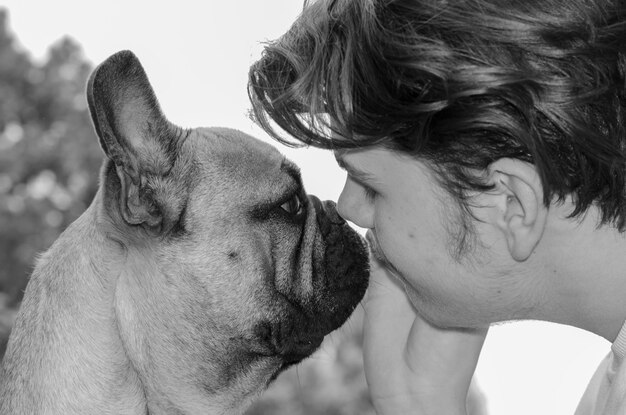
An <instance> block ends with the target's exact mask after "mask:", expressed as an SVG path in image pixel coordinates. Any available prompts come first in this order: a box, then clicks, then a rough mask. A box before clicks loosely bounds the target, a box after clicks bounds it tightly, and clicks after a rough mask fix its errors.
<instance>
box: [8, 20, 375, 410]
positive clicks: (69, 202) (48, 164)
mask: <svg viewBox="0 0 626 415" xmlns="http://www.w3.org/2000/svg"><path fill="white" fill-rule="evenodd" d="M91 70H92V67H91V65H90V64H89V63H88V61H87V60H86V59H85V58H84V57H83V53H82V50H81V47H80V46H79V45H78V44H77V43H76V42H74V41H73V40H71V39H69V38H65V39H62V40H60V41H58V42H56V43H55V44H53V45H52V46H51V48H50V49H49V53H48V56H47V58H46V59H45V61H44V62H41V63H37V62H34V61H33V60H32V59H31V57H30V56H29V55H28V54H27V53H26V52H24V51H22V50H20V48H19V47H18V45H17V44H16V40H15V38H14V36H13V35H12V33H11V31H10V29H9V26H8V13H7V12H6V11H5V10H3V9H1V8H0V358H1V356H2V355H3V354H4V349H5V346H6V339H7V337H8V333H9V331H10V327H11V325H12V323H13V319H14V316H15V313H16V309H17V308H18V307H19V302H20V301H21V299H22V295H23V290H24V288H25V287H26V283H27V282H28V276H29V274H30V272H31V270H32V267H33V264H34V262H35V258H36V255H37V254H38V253H40V252H42V251H44V250H45V249H47V248H48V247H49V246H50V245H51V244H52V242H53V241H54V240H55V239H56V238H57V237H58V236H59V234H60V233H61V232H62V231H63V229H64V228H65V227H66V226H67V225H68V224H70V223H71V222H72V221H73V220H74V219H76V218H77V217H78V216H79V215H80V214H81V213H82V212H83V211H84V210H85V209H86V207H87V206H88V204H89V203H90V202H91V200H92V198H93V196H94V194H95V191H96V188H97V182H98V175H99V167H100V164H101V161H102V157H103V153H102V151H101V150H100V148H99V145H98V142H97V139H96V136H95V133H94V131H93V128H92V126H91V121H90V117H89V114H88V109H87V101H86V98H85V85H86V82H87V79H88V76H89V74H90V72H91ZM354 318H355V319H356V321H353V323H352V324H349V325H347V326H348V327H349V329H343V330H340V331H338V332H335V333H333V334H331V335H330V336H329V338H328V339H327V341H326V342H325V343H324V344H323V346H322V348H321V350H320V351H318V352H317V353H316V354H315V355H314V356H313V357H311V358H309V359H307V360H306V361H305V362H303V363H302V364H300V365H297V366H296V367H294V368H291V369H289V370H288V371H286V372H285V373H283V374H282V375H281V376H279V377H278V379H277V380H276V381H275V382H274V383H273V384H272V385H271V386H270V388H269V390H268V391H267V392H266V393H265V394H264V395H263V396H262V397H261V399H259V400H258V402H256V403H255V405H254V406H253V407H252V408H251V409H250V410H249V411H248V412H247V415H265V414H272V415H369V414H374V411H373V409H372V407H371V404H370V402H369V397H368V394H367V388H366V385H365V378H364V375H363V367H362V358H361V337H360V336H361V332H360V327H361V323H360V322H359V321H358V319H359V318H360V317H359V314H358V313H357V315H356V316H355V317H354Z"/></svg>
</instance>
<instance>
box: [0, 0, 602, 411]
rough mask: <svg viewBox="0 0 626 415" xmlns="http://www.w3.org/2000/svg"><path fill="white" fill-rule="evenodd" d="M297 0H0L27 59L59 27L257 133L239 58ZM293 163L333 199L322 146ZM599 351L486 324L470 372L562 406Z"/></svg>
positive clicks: (578, 390) (539, 407) (172, 111)
mask: <svg viewBox="0 0 626 415" xmlns="http://www.w3.org/2000/svg"><path fill="white" fill-rule="evenodd" d="M301 3H302V2H301V0H231V1H228V0H221V1H216V0H213V1H190V0H177V1H176V2H156V1H151V2H149V1H132V0H108V1H98V2H95V1H88V0H55V1H43V0H40V1H34V0H0V7H3V6H4V7H6V8H8V10H9V19H10V26H11V27H12V28H13V31H14V32H15V33H16V35H17V38H18V40H19V41H20V43H21V45H22V46H23V47H24V48H25V49H26V50H28V51H29V52H30V53H31V54H32V56H34V57H35V58H42V57H43V56H45V53H46V50H47V48H48V46H49V45H50V44H51V43H53V42H55V41H57V40H58V39H60V38H61V37H63V36H66V35H67V36H70V37H72V38H74V39H75V40H77V41H78V42H79V43H80V44H81V45H82V46H83V48H84V52H85V56H86V57H87V58H88V59H89V60H90V61H92V62H93V63H94V64H97V63H99V62H101V61H102V60H104V59H105V58H106V57H107V56H109V55H111V54H113V53H115V52H117V51H119V50H122V49H130V50H132V51H133V52H134V53H135V54H136V55H137V56H138V57H139V59H140V60H141V62H142V64H143V66H144V68H145V70H146V72H147V73H148V76H149V77H150V80H151V83H152V85H153V87H154V89H155V92H156V95H157V97H158V98H159V101H160V103H161V106H162V107H163V110H164V112H165V114H166V115H167V116H168V118H169V119H170V120H172V121H173V122H175V123H177V124H179V125H181V126H185V127H196V126H214V125H221V126H228V127H234V128H238V129H240V130H243V131H245V132H248V133H251V134H253V135H256V136H258V137H260V138H262V139H265V140H268V139H267V137H266V136H265V135H264V134H263V133H261V132H260V131H259V129H258V128H256V127H255V126H253V125H252V123H251V121H250V120H249V119H248V118H247V117H246V111H247V109H248V98H247V94H246V77H247V71H248V66H249V65H250V63H251V62H253V61H254V60H255V59H256V58H257V57H258V56H259V54H260V51H261V49H262V45H261V42H263V41H265V40H269V39H273V38H275V37H277V36H279V35H280V34H281V33H282V32H284V31H285V30H286V29H287V28H288V27H289V25H290V24H291V22H292V21H293V19H295V17H296V16H297V15H298V13H299V12H300V10H301V7H302V5H301ZM280 150H281V151H282V152H283V153H285V154H287V155H288V156H289V157H290V158H291V159H292V160H293V161H295V162H296V163H297V164H299V165H300V166H301V168H302V172H303V177H304V181H305V185H306V187H307V190H308V191H309V192H310V193H314V194H316V195H318V196H319V197H320V198H322V199H335V200H336V198H337V196H338V195H339V193H340V191H341V186H342V184H343V179H344V174H343V173H342V172H341V171H340V170H339V169H338V168H337V167H336V166H335V162H334V158H333V157H332V154H329V153H326V152H322V151H317V150H312V149H308V150H290V149H287V148H284V147H282V148H280ZM608 350H609V344H608V343H607V342H606V341H604V340H603V339H600V338H598V337H596V336H594V335H592V334H589V333H584V332H582V331H580V330H577V329H573V328H568V327H564V326H557V325H553V324H546V323H537V322H524V323H510V324H505V325H502V326H498V327H494V328H492V329H491V330H490V334H489V337H488V339H487V342H486V344H485V347H484V349H483V354H482V356H481V360H480V362H479V367H478V370H477V376H478V380H479V383H480V384H481V386H482V388H483V390H484V392H485V394H486V395H487V398H488V401H489V405H490V413H491V414H495V415H518V414H519V415H529V414H533V415H535V414H539V415H541V414H546V415H560V414H572V413H573V411H574V409H575V407H576V404H577V402H578V399H579V397H580V395H581V394H582V392H583V390H584V388H585V386H586V384H587V381H588V379H589V378H590V377H591V375H592V373H593V371H594V370H595V368H596V366H597V364H598V363H599V361H600V360H601V359H602V357H604V355H605V354H606V353H607V352H608Z"/></svg>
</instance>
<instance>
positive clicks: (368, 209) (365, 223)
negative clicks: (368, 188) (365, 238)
mask: <svg viewBox="0 0 626 415" xmlns="http://www.w3.org/2000/svg"><path fill="white" fill-rule="evenodd" d="M356 187H357V186H356V185H355V184H354V183H351V182H350V180H349V179H348V180H346V184H345V185H344V188H343V190H342V191H341V195H339V200H337V212H338V213H339V216H341V217H342V218H344V219H345V220H347V221H350V222H352V223H354V224H355V225H356V226H358V227H360V228H364V229H372V228H373V227H374V208H373V204H372V203H371V202H368V201H367V200H365V198H364V197H363V196H362V193H363V192H362V190H361V189H357V188H356ZM360 190H361V191H360Z"/></svg>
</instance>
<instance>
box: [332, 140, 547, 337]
mask: <svg viewBox="0 0 626 415" xmlns="http://www.w3.org/2000/svg"><path fill="white" fill-rule="evenodd" d="M335 156H336V158H337V161H338V163H339V165H340V166H341V167H343V168H344V169H346V171H347V172H348V176H347V178H346V183H345V187H344V189H343V191H342V193H341V196H340V197H339V201H338V210H339V213H340V214H341V215H342V216H343V217H344V218H345V219H347V220H349V221H351V222H353V223H354V224H356V225H357V226H359V227H362V228H366V229H369V232H368V240H369V241H370V245H371V246H372V251H373V254H374V255H375V256H376V257H378V258H379V259H381V260H382V262H383V263H385V264H386V265H387V267H388V268H389V269H391V270H392V271H394V273H395V274H396V275H398V277H400V278H401V280H402V281H403V282H404V285H405V288H406V291H407V294H408V296H409V298H410V300H411V302H412V303H413V305H414V306H415V308H416V309H417V311H418V312H419V313H420V314H421V315H422V316H423V317H424V318H426V319H427V320H429V321H430V322H431V323H433V324H435V325H438V326H441V327H478V326H484V325H486V324H489V323H492V322H495V321H502V320H509V319H513V318H524V316H525V315H526V314H527V312H528V311H529V308H531V307H532V299H533V298H536V296H534V295H533V293H532V292H531V290H532V287H531V286H529V284H527V283H525V278H523V274H524V273H525V272H524V271H523V268H522V267H523V266H524V265H523V264H520V263H517V262H516V261H514V260H513V259H512V258H511V256H510V254H509V252H508V250H507V248H506V241H505V239H504V236H503V235H502V234H501V233H500V232H499V231H498V230H497V228H496V227H495V226H493V225H491V224H490V223H489V221H488V220H486V221H477V220H475V219H471V218H470V219H467V221H469V223H470V225H471V226H469V229H467V228H468V227H467V226H463V225H464V223H465V222H464V220H463V217H462V215H461V212H460V208H459V207H458V204H457V202H456V201H454V200H453V199H452V197H451V196H450V195H449V194H447V193H446V192H445V191H444V190H443V189H442V188H441V187H440V186H439V184H438V183H437V182H436V181H435V179H434V176H433V175H432V174H431V172H430V171H429V169H428V167H427V166H426V165H425V164H424V163H422V162H420V161H418V160H416V159H415V158H412V157H409V156H407V155H402V154H399V153H397V152H394V151H391V150H387V149H383V148H368V149H357V150H341V151H337V152H335ZM472 212H473V214H474V215H475V216H476V217H477V218H479V219H480V217H481V209H480V207H474V208H472Z"/></svg>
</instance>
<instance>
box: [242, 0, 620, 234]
mask: <svg viewBox="0 0 626 415" xmlns="http://www.w3.org/2000/svg"><path fill="white" fill-rule="evenodd" d="M248 92H249V96H250V99H251V102H252V117H253V119H254V120H255V121H256V122H257V123H258V124H259V125H260V126H261V127H263V128H264V129H265V130H266V131H267V132H268V133H269V134H270V135H271V136H273V137H274V138H275V139H277V140H279V141H281V142H282V143H284V144H287V145H291V146H295V145H313V146H317V147H321V148H326V149H339V148H355V147H365V146H375V145H383V146H386V147H389V148H393V149H396V150H399V151H403V152H407V153H410V154H413V155H414V156H415V157H417V158H419V159H421V160H423V161H425V162H427V163H428V165H429V166H430V167H431V168H432V169H433V171H434V172H435V173H436V177H437V178H438V179H439V181H440V183H441V184H442V185H443V186H444V188H445V189H446V190H448V191H449V192H450V193H451V194H453V195H455V196H456V197H457V199H458V200H459V201H460V202H461V205H464V204H465V203H467V196H466V195H467V194H468V191H470V190H487V189H489V188H490V186H489V185H487V184H486V183H485V181H484V177H483V175H482V174H481V172H484V171H485V169H487V168H488V166H489V165H490V164H491V163H493V162H494V161H496V160H498V159H500V158H503V157H511V158H516V159H520V160H524V161H527V162H530V163H533V164H534V165H535V167H536V168H537V171H538V173H539V175H540V177H541V180H542V183H543V187H544V196H545V200H544V202H545V203H546V205H548V204H549V202H550V201H551V200H554V199H555V197H556V200H563V199H564V198H565V196H567V195H573V196H574V201H575V203H576V207H575V210H574V211H573V213H572V215H571V216H572V217H576V216H578V215H580V214H582V213H584V212H585V211H586V210H587V209H588V208H589V206H590V205H592V204H597V206H598V207H599V208H600V210H601V213H602V216H601V221H602V224H607V223H611V224H613V225H614V226H616V227H617V228H618V229H619V230H620V231H623V230H624V229H625V228H626V194H625V191H626V188H625V186H626V152H625V144H626V127H625V126H624V121H625V119H626V100H625V93H626V2H624V0H525V1H519V0H318V1H316V2H314V3H310V4H305V8H304V10H303V12H302V14H301V15H300V17H299V18H298V19H297V21H296V22H295V23H294V25H293V26H292V27H291V29H290V30H289V31H288V32H287V33H286V34H285V35H283V36H282V37H281V38H279V39H278V40H276V41H274V42H270V43H268V44H267V46H266V48H265V50H264V53H263V55H262V57H261V59H260V60H259V61H258V62H256V63H255V64H253V66H252V67H251V68H250V73H249V84H248ZM276 126H277V127H279V128H276ZM279 129H280V130H283V132H281V131H279ZM284 132H287V133H288V135H290V136H292V137H293V138H295V139H296V140H297V141H296V142H294V141H293V140H292V139H289V138H287V137H285V136H284ZM465 206H466V205H465Z"/></svg>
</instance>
